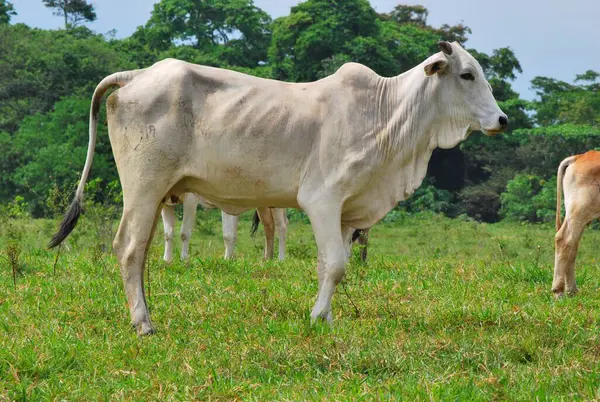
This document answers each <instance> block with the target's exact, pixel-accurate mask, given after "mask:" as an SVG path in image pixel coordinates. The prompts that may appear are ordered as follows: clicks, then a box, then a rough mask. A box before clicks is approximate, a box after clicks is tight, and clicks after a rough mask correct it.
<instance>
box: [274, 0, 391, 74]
mask: <svg viewBox="0 0 600 402" xmlns="http://www.w3.org/2000/svg"><path fill="white" fill-rule="evenodd" d="M378 34H379V26H378V24H377V15H376V13H375V11H374V10H373V8H372V7H371V5H370V4H369V2H368V1H367V0H348V1H343V2H342V1H336V2H332V1H329V0H308V1H305V2H303V3H300V4H298V5H297V6H295V7H292V9H291V13H290V15H289V16H287V17H281V18H278V19H277V20H275V21H274V24H273V40H272V42H271V47H270V50H269V61H270V62H271V63H273V65H274V74H275V76H276V78H279V79H285V80H290V81H313V80H316V79H317V78H318V77H320V76H323V73H322V72H321V70H322V61H323V60H326V59H330V58H333V57H334V56H336V57H342V56H339V55H341V54H343V55H346V56H350V54H349V53H348V52H349V51H350V50H352V48H353V47H352V45H350V43H354V44H355V45H357V46H360V47H363V48H364V49H367V51H368V52H369V55H368V56H365V57H370V56H373V55H377V56H378V57H380V58H382V59H389V56H386V55H385V54H384V53H381V51H382V47H381V46H379V45H378V44H377V42H378V41H377V38H378ZM369 38H370V39H369ZM356 53H358V52H356ZM356 61H358V60H356ZM365 64H367V65H368V63H365Z"/></svg>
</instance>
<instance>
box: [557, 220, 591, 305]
mask: <svg viewBox="0 0 600 402" xmlns="http://www.w3.org/2000/svg"><path fill="white" fill-rule="evenodd" d="M586 224H587V221H585V220H581V219H580V217H579V216H577V215H575V216H573V215H570V216H567V218H566V219H565V221H564V223H563V225H562V227H561V228H560V230H559V231H558V232H557V233H556V236H555V237H554V243H555V256H554V280H553V281H552V292H554V295H555V296H556V297H561V296H563V294H564V293H567V294H575V293H577V285H576V283H575V259H576V257H577V249H578V247H579V242H580V240H581V236H582V235H583V229H584V228H585V225H586Z"/></svg>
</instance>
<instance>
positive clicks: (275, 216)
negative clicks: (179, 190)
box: [162, 193, 288, 262]
mask: <svg viewBox="0 0 600 402" xmlns="http://www.w3.org/2000/svg"><path fill="white" fill-rule="evenodd" d="M178 203H181V204H183V222H182V224H181V253H180V258H181V260H182V261H185V260H187V259H188V258H189V245H190V239H191V237H192V229H193V227H194V223H195V222H196V209H197V208H198V204H200V205H202V207H203V208H208V209H211V208H215V206H214V205H212V204H210V203H209V202H208V201H206V200H205V199H203V198H202V197H200V196H199V195H197V194H193V193H184V194H183V195H182V196H181V197H179V198H178V197H171V199H170V200H167V201H166V202H165V205H164V206H163V209H162V220H163V228H164V232H165V253H164V255H163V259H164V260H165V261H167V262H171V261H172V260H173V234H174V233H175V205H177V204H178ZM259 216H260V218H259ZM239 219H240V218H239V216H236V215H229V214H228V213H226V212H225V211H221V222H222V225H223V241H224V243H225V256H224V258H225V259H226V260H228V259H231V258H233V256H234V254H235V243H236V240H237V227H238V222H239ZM258 220H260V221H262V222H263V226H264V230H265V258H266V259H272V258H273V254H274V250H273V249H274V246H275V244H274V243H275V228H277V234H278V235H279V260H283V259H284V258H285V241H286V235H287V225H288V219H287V216H286V214H285V209H281V208H257V209H256V212H255V219H254V223H253V225H252V234H254V233H255V232H256V231H257V230H258Z"/></svg>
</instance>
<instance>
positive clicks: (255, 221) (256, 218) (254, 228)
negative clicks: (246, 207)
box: [250, 210, 260, 236]
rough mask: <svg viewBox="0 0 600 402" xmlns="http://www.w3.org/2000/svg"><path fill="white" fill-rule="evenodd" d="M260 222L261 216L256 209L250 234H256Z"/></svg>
mask: <svg viewBox="0 0 600 402" xmlns="http://www.w3.org/2000/svg"><path fill="white" fill-rule="evenodd" d="M259 223H260V217H259V216H258V211H256V210H255V211H254V217H253V218H252V228H251V229H250V236H254V235H255V234H256V231H257V230H258V224H259Z"/></svg>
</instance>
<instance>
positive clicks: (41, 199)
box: [11, 97, 118, 216]
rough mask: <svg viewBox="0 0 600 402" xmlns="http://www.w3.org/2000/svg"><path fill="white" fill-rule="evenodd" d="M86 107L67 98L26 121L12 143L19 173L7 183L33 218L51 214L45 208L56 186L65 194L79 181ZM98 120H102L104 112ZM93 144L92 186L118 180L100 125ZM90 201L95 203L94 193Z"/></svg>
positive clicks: (84, 100) (85, 142) (84, 102)
mask: <svg viewBox="0 0 600 402" xmlns="http://www.w3.org/2000/svg"><path fill="white" fill-rule="evenodd" d="M89 107H90V102H89V100H88V99H87V98H81V97H72V98H65V99H63V100H61V101H59V102H57V103H56V104H55V107H54V110H53V111H51V112H48V113H46V114H37V115H34V116H31V117H27V118H26V119H25V120H24V121H23V123H22V124H21V128H20V129H19V131H18V132H17V133H16V134H15V136H14V138H13V141H12V143H11V145H12V152H13V153H14V154H16V155H18V167H17V168H16V169H15V170H14V173H13V174H12V175H11V179H12V182H13V183H14V186H15V187H16V188H17V191H18V192H19V193H21V194H23V195H25V196H26V198H27V199H28V200H29V203H30V204H31V206H32V211H33V213H34V214H35V215H36V216H40V215H41V214H46V213H48V212H50V211H48V209H47V207H46V206H45V205H44V204H45V200H46V198H47V196H48V194H49V192H50V191H51V190H52V189H53V188H54V187H55V186H57V187H58V188H59V189H60V190H61V191H65V190H66V189H69V188H71V186H73V184H74V183H77V181H78V180H79V178H80V175H81V169H82V167H83V164H84V162H85V157H86V153H87V146H88V124H87V120H88V116H89ZM99 119H100V121H103V120H104V111H102V113H101V115H100V117H99ZM96 141H97V142H96V154H95V156H94V165H93V169H92V173H91V176H90V180H91V181H92V182H93V183H94V181H93V180H94V178H96V177H98V178H102V180H103V181H104V182H111V181H114V180H117V179H118V177H117V171H116V168H115V164H114V161H113V158H112V152H111V147H110V142H109V139H108V134H107V130H106V127H105V126H104V125H102V124H100V125H98V137H97V140H96ZM57 156H62V157H57ZM88 196H91V197H95V195H94V194H93V193H92V194H89V195H88Z"/></svg>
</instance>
